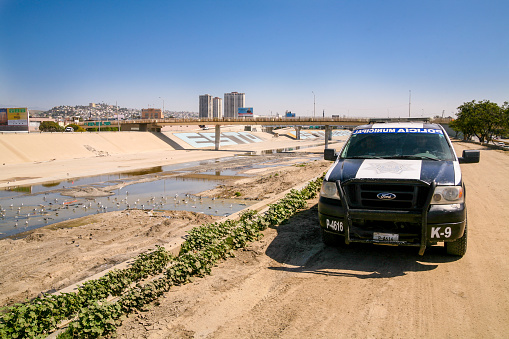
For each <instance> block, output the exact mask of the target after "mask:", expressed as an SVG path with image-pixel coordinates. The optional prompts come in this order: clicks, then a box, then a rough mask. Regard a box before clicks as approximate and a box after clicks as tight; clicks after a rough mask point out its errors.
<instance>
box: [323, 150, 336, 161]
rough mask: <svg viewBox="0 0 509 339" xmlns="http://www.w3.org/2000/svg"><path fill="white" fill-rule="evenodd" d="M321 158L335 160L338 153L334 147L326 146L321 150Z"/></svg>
mask: <svg viewBox="0 0 509 339" xmlns="http://www.w3.org/2000/svg"><path fill="white" fill-rule="evenodd" d="M323 158H324V159H325V160H330V161H336V159H337V158H338V155H337V154H336V150H335V149H334V148H326V149H324V150H323Z"/></svg>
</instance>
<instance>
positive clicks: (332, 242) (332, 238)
mask: <svg viewBox="0 0 509 339" xmlns="http://www.w3.org/2000/svg"><path fill="white" fill-rule="evenodd" d="M320 233H321V234H322V242H323V243H324V244H325V245H327V246H337V245H338V244H339V243H340V241H339V240H340V239H341V238H342V237H341V236H339V235H336V234H332V233H329V232H325V231H324V230H323V228H320Z"/></svg>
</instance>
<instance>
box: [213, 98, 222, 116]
mask: <svg viewBox="0 0 509 339" xmlns="http://www.w3.org/2000/svg"><path fill="white" fill-rule="evenodd" d="M212 117H214V118H222V117H223V99H221V98H219V97H215V98H214V99H213V100H212Z"/></svg>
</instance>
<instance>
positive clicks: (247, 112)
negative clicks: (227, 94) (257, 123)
mask: <svg viewBox="0 0 509 339" xmlns="http://www.w3.org/2000/svg"><path fill="white" fill-rule="evenodd" d="M238 114H239V118H240V117H250V118H252V117H253V107H239V111H238Z"/></svg>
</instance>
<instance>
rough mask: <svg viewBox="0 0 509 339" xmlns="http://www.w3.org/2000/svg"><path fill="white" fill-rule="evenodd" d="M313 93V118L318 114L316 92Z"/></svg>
mask: <svg viewBox="0 0 509 339" xmlns="http://www.w3.org/2000/svg"><path fill="white" fill-rule="evenodd" d="M311 93H313V118H314V117H315V113H316V100H315V92H313V91H311Z"/></svg>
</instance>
